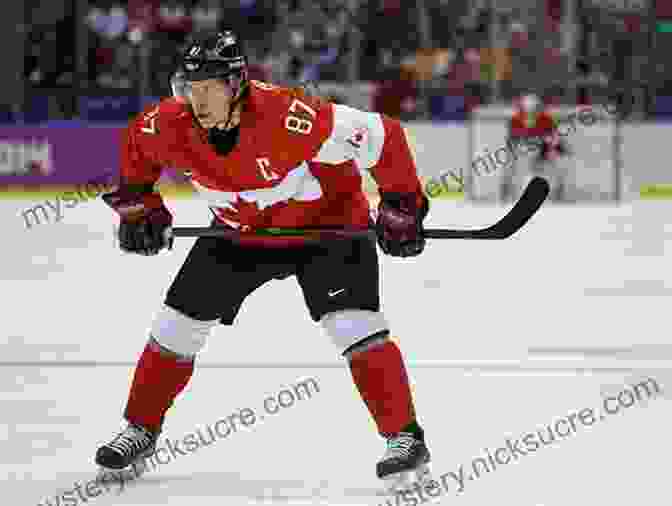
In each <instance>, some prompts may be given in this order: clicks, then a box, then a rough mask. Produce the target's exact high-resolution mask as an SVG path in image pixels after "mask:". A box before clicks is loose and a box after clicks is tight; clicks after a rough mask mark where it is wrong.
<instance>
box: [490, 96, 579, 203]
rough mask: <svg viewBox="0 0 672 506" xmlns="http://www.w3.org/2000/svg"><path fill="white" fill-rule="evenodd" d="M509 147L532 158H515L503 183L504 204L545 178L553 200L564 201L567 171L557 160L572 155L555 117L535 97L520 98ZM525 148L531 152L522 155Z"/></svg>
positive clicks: (510, 130) (513, 118)
mask: <svg viewBox="0 0 672 506" xmlns="http://www.w3.org/2000/svg"><path fill="white" fill-rule="evenodd" d="M508 144H509V145H512V146H514V147H513V148H512V149H515V150H516V151H522V154H528V153H529V152H530V151H533V152H534V151H536V153H533V154H532V157H530V158H528V157H521V158H518V157H517V156H515V157H514V159H515V160H516V162H514V163H513V165H512V166H511V169H510V170H508V171H506V172H505V174H504V178H503V182H502V194H503V200H516V199H517V198H518V197H519V196H520V193H521V192H522V189H523V188H525V187H526V186H527V184H528V183H529V180H530V179H532V177H534V176H541V177H543V178H545V179H546V180H547V181H548V183H549V185H550V187H551V192H550V199H552V200H556V201H561V200H564V199H565V186H566V179H567V177H566V176H567V174H566V172H567V171H566V168H565V167H563V166H562V164H559V163H557V162H558V159H559V158H561V157H563V156H567V155H569V154H570V150H569V147H568V145H567V143H566V142H565V141H564V140H563V139H562V137H561V135H560V134H559V131H558V128H557V124H556V121H555V119H554V118H553V115H552V113H551V112H550V111H548V110H547V109H546V108H545V107H544V103H543V102H542V101H541V100H540V99H539V97H537V96H536V95H534V94H530V95H525V96H523V97H521V99H520V101H519V104H518V107H517V109H516V111H515V112H514V114H513V116H512V117H511V120H510V122H509V143H508ZM523 146H525V148H527V149H528V150H530V151H523Z"/></svg>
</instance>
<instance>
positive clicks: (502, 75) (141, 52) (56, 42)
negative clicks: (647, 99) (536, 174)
mask: <svg viewBox="0 0 672 506" xmlns="http://www.w3.org/2000/svg"><path fill="white" fill-rule="evenodd" d="M53 1H54V2H58V0H53ZM62 1H63V2H64V9H63V11H62V12H61V13H60V17H58V19H54V20H53V22H52V23H49V22H48V21H47V22H45V21H44V20H42V22H41V23H39V24H30V25H29V27H28V30H27V34H26V44H27V48H26V51H25V63H24V77H25V81H26V85H27V87H28V88H30V90H31V92H32V93H35V90H38V91H39V90H41V89H42V90H46V89H50V90H54V89H56V90H58V89H61V90H77V92H78V93H80V94H81V93H82V90H87V93H93V92H94V90H95V92H96V93H102V94H104V93H108V94H123V93H127V94H129V93H136V94H142V95H150V96H162V95H165V94H167V93H168V92H169V80H170V75H171V73H172V72H173V71H174V70H175V65H176V58H177V55H178V51H179V50H180V49H181V48H182V47H183V46H184V44H185V41H187V40H188V38H189V36H190V34H192V33H193V32H196V31H201V30H206V29H225V28H229V29H233V30H235V31H236V32H238V33H239V34H240V35H241V37H242V38H243V40H244V41H245V45H246V50H247V53H248V55H249V59H250V62H251V74H252V77H253V78H255V79H261V80H271V81H274V82H279V83H297V82H299V83H301V82H303V83H305V82H319V83H322V82H331V83H354V82H367V83H373V84H374V93H373V98H372V102H371V107H372V108H373V109H375V110H379V111H382V112H386V113H388V114H391V115H394V116H397V117H402V118H404V117H407V118H417V117H420V118H423V117H424V118H427V117H430V116H431V115H436V114H438V115H439V116H440V115H441V113H444V114H451V113H454V112H456V111H465V110H466V111H468V110H470V109H471V108H473V107H474V106H476V105H478V104H482V103H489V102H493V101H508V100H510V99H511V98H512V97H515V96H518V95H520V94H521V93H527V92H530V91H534V92H535V93H537V94H539V95H541V96H543V97H544V98H545V99H546V100H547V101H549V102H554V101H556V102H575V101H579V102H590V101H591V100H595V99H596V97H599V96H600V95H601V94H605V93H608V90H610V89H611V88H613V86H620V87H630V88H633V87H635V88H638V89H639V88H641V89H642V90H643V89H645V88H646V85H647V83H646V82H645V81H646V79H645V76H647V75H651V73H650V72H648V71H647V70H646V68H647V65H649V63H648V62H649V60H648V58H649V57H650V56H651V55H650V50H649V47H650V37H649V35H650V33H649V31H650V30H648V28H647V26H648V25H647V24H646V13H645V12H637V10H636V9H635V10H633V11H632V12H622V11H614V10H613V8H612V7H610V5H611V4H612V3H613V2H609V1H607V0H604V1H600V0H591V1H587V0H585V1H578V4H577V1H572V2H568V1H567V0H498V1H497V2H494V4H496V6H497V9H493V8H492V5H493V2H491V1H488V0H423V1H419V2H412V1H408V0H126V1H121V0H89V1H88V2H86V1H72V2H67V1H65V0H62ZM634 3H636V2H634ZM603 4H604V5H603ZM569 5H572V6H577V5H578V6H579V7H580V8H576V9H574V12H571V13H570V12H569ZM82 6H84V7H82ZM647 30H648V31H647ZM83 52H84V54H83ZM662 59H664V57H663V56H662V55H661V60H662ZM662 70H664V69H662ZM662 70H661V72H662ZM663 73H664V72H663ZM335 98H337V99H338V98H340V99H341V100H347V98H344V97H335ZM73 108H74V109H76V106H73ZM437 111H438V112H437ZM65 116H67V114H65Z"/></svg>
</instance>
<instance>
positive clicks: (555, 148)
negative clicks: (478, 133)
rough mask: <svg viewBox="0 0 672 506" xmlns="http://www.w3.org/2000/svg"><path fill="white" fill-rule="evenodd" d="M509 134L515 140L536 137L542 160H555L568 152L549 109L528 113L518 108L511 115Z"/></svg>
mask: <svg viewBox="0 0 672 506" xmlns="http://www.w3.org/2000/svg"><path fill="white" fill-rule="evenodd" d="M509 135H510V137H511V139H513V140H519V139H528V140H529V139H535V140H537V141H538V144H539V147H540V151H539V157H540V158H541V159H542V160H553V159H555V158H557V157H558V156H560V155H562V154H566V153H567V152H568V148H567V146H566V144H565V142H564V141H563V140H562V138H561V136H560V134H559V132H558V129H557V125H556V121H555V119H554V118H553V116H552V114H551V113H550V112H548V111H541V112H538V113H532V114H530V113H526V112H524V111H521V110H518V111H516V112H515V113H514V115H513V116H512V117H511V121H510V123H509Z"/></svg>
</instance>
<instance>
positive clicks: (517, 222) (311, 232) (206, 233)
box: [172, 177, 549, 239]
mask: <svg viewBox="0 0 672 506" xmlns="http://www.w3.org/2000/svg"><path fill="white" fill-rule="evenodd" d="M548 192H549V186H548V183H547V182H546V180H545V179H544V178H541V177H535V178H534V179H532V181H530V184H529V185H527V188H525V191H524V192H523V194H522V196H521V197H520V199H519V200H518V202H516V204H515V205H514V206H513V207H512V208H511V210H510V211H509V212H508V213H507V214H506V215H505V216H504V217H503V218H502V219H501V220H499V221H498V222H497V223H495V224H494V225H491V226H489V227H487V228H481V229H475V230H450V229H443V228H433V229H425V231H424V236H425V237H426V238H427V239H506V238H507V237H511V236H512V235H513V234H515V233H516V232H517V231H518V230H520V229H521V228H522V227H523V226H524V225H525V224H526V223H527V222H528V221H529V220H530V218H532V216H534V213H536V212H537V211H538V210H539V208H540V207H541V205H542V204H543V203H544V200H546V197H547V196H548ZM172 234H173V236H174V237H224V238H229V239H236V238H240V236H241V234H240V233H239V232H237V231H236V230H233V229H227V228H217V227H174V228H173V229H172ZM373 234H375V230H374V229H372V228H368V229H361V228H360V229H347V228H333V229H330V228H313V229H311V228H262V229H257V230H255V231H254V234H253V235H254V236H258V237H271V236H281V237H305V238H307V239H339V238H354V237H366V236H371V235H373Z"/></svg>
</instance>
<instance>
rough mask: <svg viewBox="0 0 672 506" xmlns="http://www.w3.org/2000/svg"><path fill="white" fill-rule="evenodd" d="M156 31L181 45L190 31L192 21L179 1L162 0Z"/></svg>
mask: <svg viewBox="0 0 672 506" xmlns="http://www.w3.org/2000/svg"><path fill="white" fill-rule="evenodd" d="M157 28H158V31H159V32H160V33H161V34H162V35H163V36H165V37H167V38H168V39H169V40H171V41H173V42H174V43H176V44H183V43H184V40H185V38H186V36H187V34H189V33H190V32H191V31H192V20H191V16H190V15H189V12H188V11H187V8H186V6H185V4H184V2H182V1H181V0H163V1H162V2H161V6H160V7H159V12H158V27H157Z"/></svg>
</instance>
